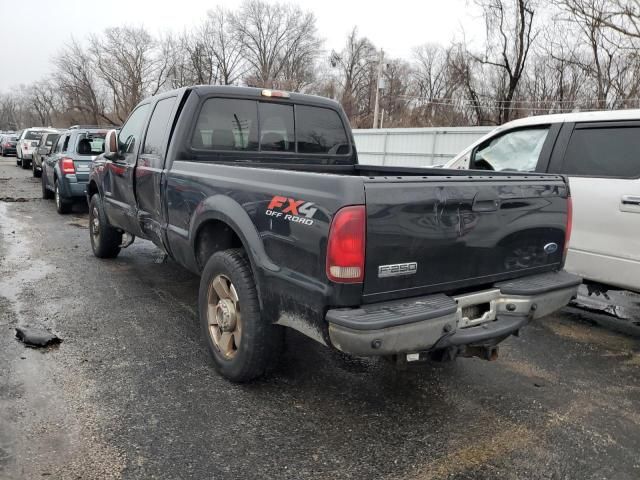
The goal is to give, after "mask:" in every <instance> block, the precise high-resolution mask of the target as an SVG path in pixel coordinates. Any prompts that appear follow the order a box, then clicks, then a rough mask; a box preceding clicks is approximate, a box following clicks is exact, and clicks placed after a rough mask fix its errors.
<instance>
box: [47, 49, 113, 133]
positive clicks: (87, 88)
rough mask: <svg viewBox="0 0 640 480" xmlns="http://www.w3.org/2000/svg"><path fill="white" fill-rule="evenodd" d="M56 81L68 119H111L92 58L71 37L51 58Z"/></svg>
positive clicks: (91, 121)
mask: <svg viewBox="0 0 640 480" xmlns="http://www.w3.org/2000/svg"><path fill="white" fill-rule="evenodd" d="M54 65H55V67H56V71H55V74H54V77H55V82H56V84H57V85H58V88H59V90H60V92H61V93H62V96H63V101H64V104H65V106H66V109H67V110H68V111H69V113H70V115H71V120H72V121H73V120H76V121H80V122H84V123H94V124H99V123H101V120H106V121H108V122H111V119H110V118H109V117H108V116H107V114H106V105H105V103H106V102H105V98H104V93H103V91H102V90H101V88H100V84H99V80H98V76H97V75H96V70H95V63H94V59H93V58H92V57H91V56H90V55H89V54H88V52H87V51H85V50H84V49H83V48H82V47H81V46H80V44H79V43H78V42H77V41H76V40H75V39H74V40H72V41H71V43H69V44H68V45H67V46H66V47H65V48H64V49H63V50H62V51H61V52H60V54H58V56H57V57H56V58H55V59H54Z"/></svg>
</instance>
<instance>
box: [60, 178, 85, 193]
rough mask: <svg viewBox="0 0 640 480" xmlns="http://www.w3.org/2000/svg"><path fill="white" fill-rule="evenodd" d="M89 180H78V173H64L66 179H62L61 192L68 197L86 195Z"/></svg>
mask: <svg viewBox="0 0 640 480" xmlns="http://www.w3.org/2000/svg"><path fill="white" fill-rule="evenodd" d="M87 183H88V182H87V181H82V180H78V178H77V177H76V175H70V174H67V175H64V180H62V181H60V183H59V188H60V194H61V195H62V196H63V197H66V198H75V197H86V195H87Z"/></svg>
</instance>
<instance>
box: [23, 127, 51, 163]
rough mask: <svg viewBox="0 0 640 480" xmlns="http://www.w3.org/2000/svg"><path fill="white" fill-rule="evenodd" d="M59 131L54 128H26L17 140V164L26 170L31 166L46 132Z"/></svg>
mask: <svg viewBox="0 0 640 480" xmlns="http://www.w3.org/2000/svg"><path fill="white" fill-rule="evenodd" d="M47 132H57V130H54V129H52V128H42V127H39V128H38V127H36V128H26V129H24V130H23V131H22V133H21V134H20V137H18V140H17V141H16V157H17V158H16V165H18V166H22V168H24V169H25V170H26V169H27V168H30V167H31V161H32V160H33V153H34V151H35V149H36V148H38V143H39V142H40V138H41V137H42V135H43V134H44V133H47Z"/></svg>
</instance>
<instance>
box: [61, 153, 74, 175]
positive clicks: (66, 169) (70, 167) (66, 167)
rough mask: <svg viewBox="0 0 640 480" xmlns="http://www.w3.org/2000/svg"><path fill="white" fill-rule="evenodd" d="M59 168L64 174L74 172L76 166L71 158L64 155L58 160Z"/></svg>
mask: <svg viewBox="0 0 640 480" xmlns="http://www.w3.org/2000/svg"><path fill="white" fill-rule="evenodd" d="M60 168H61V169H62V173H64V174H68V173H76V166H75V165H74V164H73V160H72V159H71V158H69V157H64V158H63V159H61V160H60Z"/></svg>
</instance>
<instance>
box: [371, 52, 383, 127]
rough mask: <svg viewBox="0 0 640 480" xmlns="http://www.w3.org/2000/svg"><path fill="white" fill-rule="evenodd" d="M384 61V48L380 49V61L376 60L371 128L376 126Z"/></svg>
mask: <svg viewBox="0 0 640 480" xmlns="http://www.w3.org/2000/svg"><path fill="white" fill-rule="evenodd" d="M383 62H384V50H382V49H380V61H379V62H378V78H377V80H376V105H375V107H374V109H373V128H378V110H379V109H380V83H381V81H382V63H383Z"/></svg>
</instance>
